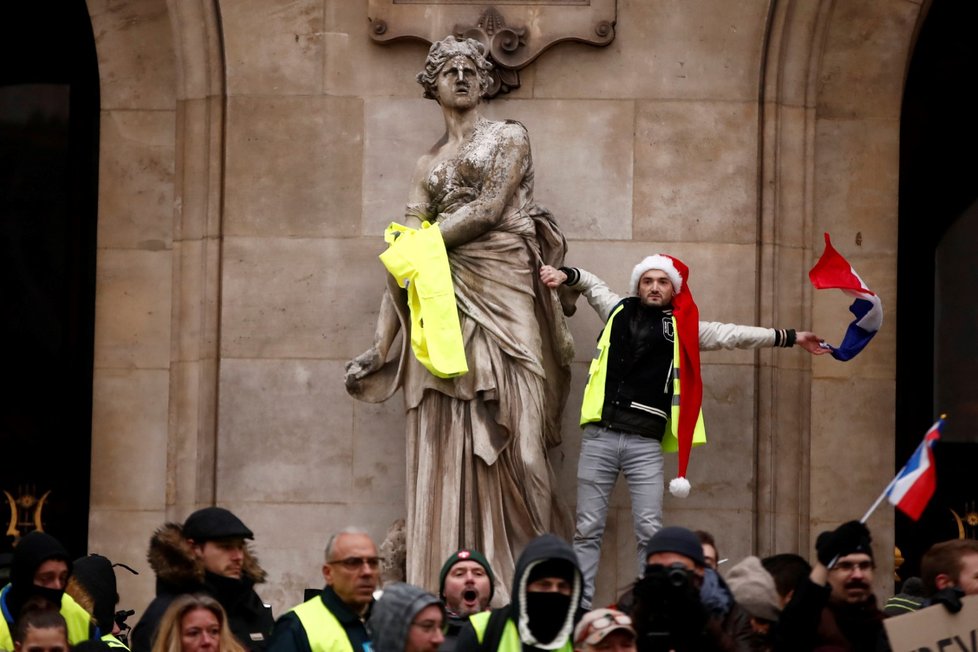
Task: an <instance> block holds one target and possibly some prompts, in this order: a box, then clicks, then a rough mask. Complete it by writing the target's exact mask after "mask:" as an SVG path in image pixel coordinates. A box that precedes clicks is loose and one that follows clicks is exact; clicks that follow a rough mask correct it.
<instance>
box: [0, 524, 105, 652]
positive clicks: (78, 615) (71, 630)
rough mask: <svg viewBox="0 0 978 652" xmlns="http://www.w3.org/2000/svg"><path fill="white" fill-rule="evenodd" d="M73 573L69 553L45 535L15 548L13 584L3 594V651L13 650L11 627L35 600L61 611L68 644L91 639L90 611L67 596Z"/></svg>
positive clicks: (34, 534) (0, 626)
mask: <svg viewBox="0 0 978 652" xmlns="http://www.w3.org/2000/svg"><path fill="white" fill-rule="evenodd" d="M70 573H71V562H70V561H69V559H68V552H67V551H66V550H65V549H64V546H62V545H61V543H60V542H59V541H58V540H57V539H55V538H54V537H52V536H51V535H50V534H45V533H44V532H31V533H30V534H28V535H27V536H25V537H23V538H21V540H20V541H19V542H18V543H17V547H16V548H14V558H13V562H12V564H11V568H10V583H9V584H8V585H7V586H5V587H4V588H3V590H2V591H0V609H2V612H3V618H2V619H0V649H3V650H12V649H14V648H13V640H12V639H11V633H10V632H11V628H12V626H13V624H14V622H15V621H16V620H17V617H18V615H19V614H20V610H21V609H22V608H23V607H24V605H25V604H27V602H28V601H29V600H31V599H32V598H43V599H44V600H47V601H48V602H50V603H51V604H53V605H55V606H57V607H58V608H59V610H60V612H61V615H62V617H64V619H65V622H66V623H67V625H68V642H69V643H71V644H72V645H75V644H76V643H80V642H81V641H85V640H87V639H88V638H89V636H90V635H91V632H90V627H89V625H90V621H91V619H90V618H89V615H88V612H86V611H85V610H84V609H82V608H81V607H80V606H78V604H77V603H76V602H75V601H74V600H73V599H72V598H71V596H68V595H65V594H64V590H65V585H66V584H67V582H68V576H69V575H70Z"/></svg>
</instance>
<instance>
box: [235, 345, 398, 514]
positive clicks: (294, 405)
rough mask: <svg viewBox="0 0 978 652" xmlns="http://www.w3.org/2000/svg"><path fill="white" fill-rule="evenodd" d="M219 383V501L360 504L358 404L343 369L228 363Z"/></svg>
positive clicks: (299, 363) (298, 363)
mask: <svg viewBox="0 0 978 652" xmlns="http://www.w3.org/2000/svg"><path fill="white" fill-rule="evenodd" d="M220 382H221V392H220V403H219V407H218V442H219V447H220V450H221V454H220V457H219V459H218V461H217V463H218V466H217V472H218V486H219V493H220V494H221V495H222V496H226V497H227V498H228V499H229V500H233V499H234V498H235V497H239V496H248V497H249V500H250V501H254V502H265V503H280V502H286V503H303V502H323V503H326V502H333V501H335V500H336V499H337V498H338V497H340V496H342V497H343V501H344V502H347V503H354V502H357V496H359V495H360V493H361V490H362V489H363V487H362V486H360V487H358V486H357V484H356V481H357V478H356V476H355V474H354V469H355V464H354V456H353V454H354V450H353V448H354V446H353V445H354V439H353V437H352V436H351V434H352V430H353V411H352V407H353V406H352V405H351V403H350V401H348V400H347V397H346V391H345V390H344V388H343V365H342V363H339V362H326V361H315V360H235V359H225V360H224V362H223V363H222V365H221V381H220ZM401 439H403V438H401ZM284 442H288V445H285V446H283V443H284ZM389 477H390V475H389V474H388V475H386V476H382V475H378V476H377V477H376V480H378V481H381V480H382V479H383V478H389ZM387 490H388V491H393V492H397V491H398V488H397V487H395V486H388V487H387ZM395 495H396V494H395Z"/></svg>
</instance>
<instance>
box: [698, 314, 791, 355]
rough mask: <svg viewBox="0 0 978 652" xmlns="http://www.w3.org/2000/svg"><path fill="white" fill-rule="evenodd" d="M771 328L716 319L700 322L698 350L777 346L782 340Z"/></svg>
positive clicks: (782, 337)
mask: <svg viewBox="0 0 978 652" xmlns="http://www.w3.org/2000/svg"><path fill="white" fill-rule="evenodd" d="M784 339H785V338H784V335H782V336H781V337H778V332H777V331H776V330H775V329H773V328H760V327H758V326H741V325H740V324H724V323H722V322H717V321H701V322H700V350H702V351H716V350H717V349H761V348H765V347H773V346H778V345H779V343H780V342H783V341H784Z"/></svg>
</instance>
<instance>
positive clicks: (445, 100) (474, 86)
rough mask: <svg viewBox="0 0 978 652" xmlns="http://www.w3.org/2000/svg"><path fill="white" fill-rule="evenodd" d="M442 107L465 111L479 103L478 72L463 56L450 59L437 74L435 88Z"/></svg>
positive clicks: (470, 60)
mask: <svg viewBox="0 0 978 652" xmlns="http://www.w3.org/2000/svg"><path fill="white" fill-rule="evenodd" d="M435 88H436V89H437V93H438V102H439V103H440V104H441V105H442V106H447V107H451V108H458V109H466V108H472V107H474V106H475V105H477V104H478V103H479V94H480V92H479V71H478V69H477V68H476V67H475V62H473V61H472V59H469V58H468V57H465V56H461V55H459V56H456V57H452V58H451V59H449V60H448V61H446V62H445V65H444V66H442V69H441V70H440V71H439V72H438V82H437V85H436V86H435Z"/></svg>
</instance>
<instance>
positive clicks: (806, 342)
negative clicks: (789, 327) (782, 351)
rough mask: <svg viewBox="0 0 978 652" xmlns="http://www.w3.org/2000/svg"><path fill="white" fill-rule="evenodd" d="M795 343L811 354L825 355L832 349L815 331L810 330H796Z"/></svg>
mask: <svg viewBox="0 0 978 652" xmlns="http://www.w3.org/2000/svg"><path fill="white" fill-rule="evenodd" d="M795 344H797V345H798V346H800V347H801V348H803V349H805V350H806V351H808V352H809V353H811V354H812V355H825V354H826V353H831V352H832V349H830V348H829V345H828V344H826V343H825V340H823V339H822V338H820V337H819V336H818V335H816V334H815V333H812V332H810V331H798V332H796V333H795Z"/></svg>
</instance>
